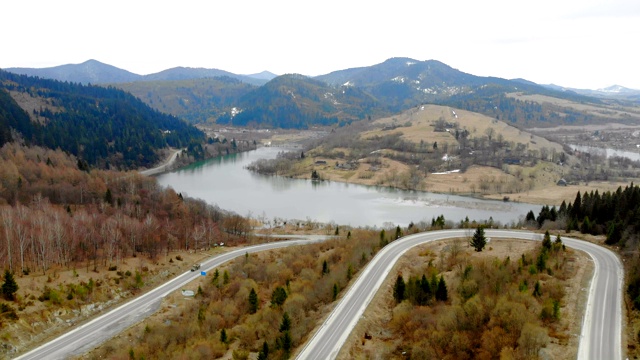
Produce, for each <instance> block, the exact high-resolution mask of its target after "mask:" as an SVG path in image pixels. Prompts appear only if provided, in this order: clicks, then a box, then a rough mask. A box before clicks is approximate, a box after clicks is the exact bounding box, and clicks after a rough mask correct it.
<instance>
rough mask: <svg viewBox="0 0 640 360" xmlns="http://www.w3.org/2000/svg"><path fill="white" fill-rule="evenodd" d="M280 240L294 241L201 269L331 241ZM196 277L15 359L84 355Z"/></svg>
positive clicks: (227, 256) (188, 275)
mask: <svg viewBox="0 0 640 360" xmlns="http://www.w3.org/2000/svg"><path fill="white" fill-rule="evenodd" d="M281 237H283V238H291V239H295V240H286V241H277V242H271V243H266V244H260V245H253V246H247V247H242V248H238V249H236V250H233V251H229V252H227V253H223V254H220V255H218V256H215V257H213V258H211V259H209V260H206V261H204V262H203V263H202V266H201V268H200V270H201V271H208V270H210V269H213V268H215V267H218V266H220V265H222V264H224V263H225V262H227V261H230V260H232V259H235V258H237V257H239V256H243V255H244V254H246V253H249V254H251V253H254V252H260V251H265V250H273V249H278V248H283V247H288V246H295V245H308V244H312V243H315V242H319V241H323V240H326V239H328V238H331V237H330V236H321V235H305V236H295V235H294V236H287V235H283V236H281ZM199 276H200V271H196V272H191V271H187V272H185V273H183V274H181V275H178V276H176V277H175V278H173V279H171V280H169V281H168V282H166V283H164V284H162V285H160V286H158V287H157V288H155V289H153V290H150V291H149V292H147V293H145V294H142V295H140V296H139V297H136V298H135V299H132V300H130V301H128V302H126V303H124V304H122V305H120V306H118V307H116V308H115V309H113V310H111V311H109V312H107V313H105V314H104V315H101V316H99V317H97V318H95V319H93V320H91V321H89V322H87V323H85V324H82V325H80V326H78V327H76V328H75V329H73V330H71V331H69V332H68V333H66V334H63V335H61V336H59V337H57V338H56V339H54V340H52V341H50V342H48V343H46V344H44V345H41V346H40V347H38V348H36V349H34V350H31V351H29V352H28V353H25V354H23V355H21V356H19V357H17V358H16V359H20V360H26V359H29V360H31V359H33V360H42V359H66V358H68V357H71V356H74V355H80V354H82V353H85V352H87V351H89V350H91V349H93V348H94V347H96V346H98V345H99V344H101V343H102V342H104V341H106V340H108V339H110V338H111V337H113V336H114V335H116V334H118V333H119V332H120V331H122V330H124V329H125V328H126V327H128V326H130V325H132V324H135V323H137V322H139V321H141V320H143V319H144V318H145V317H147V316H149V315H151V314H152V313H153V312H155V310H157V308H158V306H159V305H160V302H161V300H162V298H164V297H165V296H167V295H168V294H169V293H171V292H173V291H176V290H178V289H180V288H182V287H183V286H185V285H186V284H187V283H189V282H190V281H193V280H194V279H196V278H197V277H199Z"/></svg>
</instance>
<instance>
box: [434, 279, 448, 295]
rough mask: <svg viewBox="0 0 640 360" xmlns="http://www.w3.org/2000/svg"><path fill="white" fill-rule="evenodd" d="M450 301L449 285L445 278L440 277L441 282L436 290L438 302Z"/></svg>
mask: <svg viewBox="0 0 640 360" xmlns="http://www.w3.org/2000/svg"><path fill="white" fill-rule="evenodd" d="M448 299H449V292H448V291H447V284H446V283H445V282H444V278H443V277H442V275H440V281H438V288H437V289H436V300H438V301H447V300H448Z"/></svg>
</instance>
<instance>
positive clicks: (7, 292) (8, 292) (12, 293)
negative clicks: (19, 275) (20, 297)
mask: <svg viewBox="0 0 640 360" xmlns="http://www.w3.org/2000/svg"><path fill="white" fill-rule="evenodd" d="M17 291H18V284H17V283H16V279H14V277H13V274H12V273H11V272H10V271H9V270H5V271H4V283H3V284H2V296H4V298H5V299H7V300H9V301H13V300H15V298H16V292H17Z"/></svg>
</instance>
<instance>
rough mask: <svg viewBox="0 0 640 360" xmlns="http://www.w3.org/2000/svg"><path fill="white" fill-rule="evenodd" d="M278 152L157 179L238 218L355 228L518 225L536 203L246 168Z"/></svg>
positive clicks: (260, 151)
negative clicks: (437, 221) (438, 221)
mask: <svg viewBox="0 0 640 360" xmlns="http://www.w3.org/2000/svg"><path fill="white" fill-rule="evenodd" d="M279 151H282V149H279V148H260V149H258V150H254V151H250V152H246V153H241V154H233V155H227V156H222V157H219V158H216V159H211V160H207V161H205V162H200V163H196V164H193V165H191V166H188V167H186V168H184V169H181V170H178V171H175V172H172V173H167V174H163V175H160V176H158V181H159V183H160V184H161V185H163V186H171V187H172V188H174V189H175V190H176V191H178V192H183V193H186V194H187V195H189V196H192V197H196V198H202V199H204V200H205V201H207V202H209V203H211V204H216V205H218V206H220V207H221V208H223V209H228V210H232V211H235V212H237V213H239V214H242V215H246V214H248V213H252V214H263V213H264V214H265V215H266V216H267V217H268V218H273V217H279V218H285V219H300V220H302V219H307V218H310V219H313V220H317V221H322V222H331V221H333V222H336V223H340V224H351V225H354V226H382V224H383V223H385V222H392V223H395V224H400V225H407V224H409V223H410V222H412V221H413V222H419V221H423V220H424V221H428V222H430V221H431V219H432V218H435V217H437V216H439V215H444V216H445V218H446V219H447V220H453V221H460V220H462V219H464V218H465V217H467V216H468V217H469V218H470V219H488V218H489V217H493V219H494V220H496V221H500V222H502V223H510V222H514V221H518V220H519V218H520V217H522V216H524V215H525V214H526V213H527V212H528V211H529V210H533V211H534V212H535V213H538V211H539V209H540V207H539V206H537V205H530V204H522V203H511V202H509V203H504V202H502V201H489V200H479V199H474V198H470V197H462V196H455V195H446V194H433V193H428V192H419V191H406V190H400V189H396V188H388V187H380V186H363V185H354V184H347V183H340V182H331V181H311V180H301V179H288V178H282V177H276V176H265V175H259V174H255V173H252V172H250V171H249V170H247V169H246V168H245V167H246V166H247V165H248V164H250V163H251V162H253V161H255V160H257V159H260V158H275V157H276V155H277V153H278V152H279Z"/></svg>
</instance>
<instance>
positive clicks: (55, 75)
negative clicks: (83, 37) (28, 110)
mask: <svg viewBox="0 0 640 360" xmlns="http://www.w3.org/2000/svg"><path fill="white" fill-rule="evenodd" d="M4 70H5V71H8V72H11V73H14V74H20V75H29V76H38V77H41V78H46V79H53V80H60V81H69V82H77V83H82V84H85V85H86V84H113V83H128V82H134V81H167V80H189V79H204V78H212V77H217V76H228V77H231V78H235V79H238V80H240V81H242V82H245V83H247V84H252V85H256V86H260V85H263V84H265V83H266V82H267V81H268V80H270V79H271V78H273V77H271V78H269V74H271V73H269V72H263V73H261V74H256V75H238V74H234V73H231V72H228V71H224V70H219V69H205V68H189V67H175V68H171V69H167V70H163V71H160V72H158V73H153V74H148V75H138V74H134V73H132V72H129V71H127V70H123V69H120V68H117V67H115V66H112V65H108V64H104V63H101V62H100V61H97V60H88V61H85V62H83V63H81V64H66V65H60V66H53V67H48V68H40V69H36V68H7V69H4ZM271 75H273V74H271Z"/></svg>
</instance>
